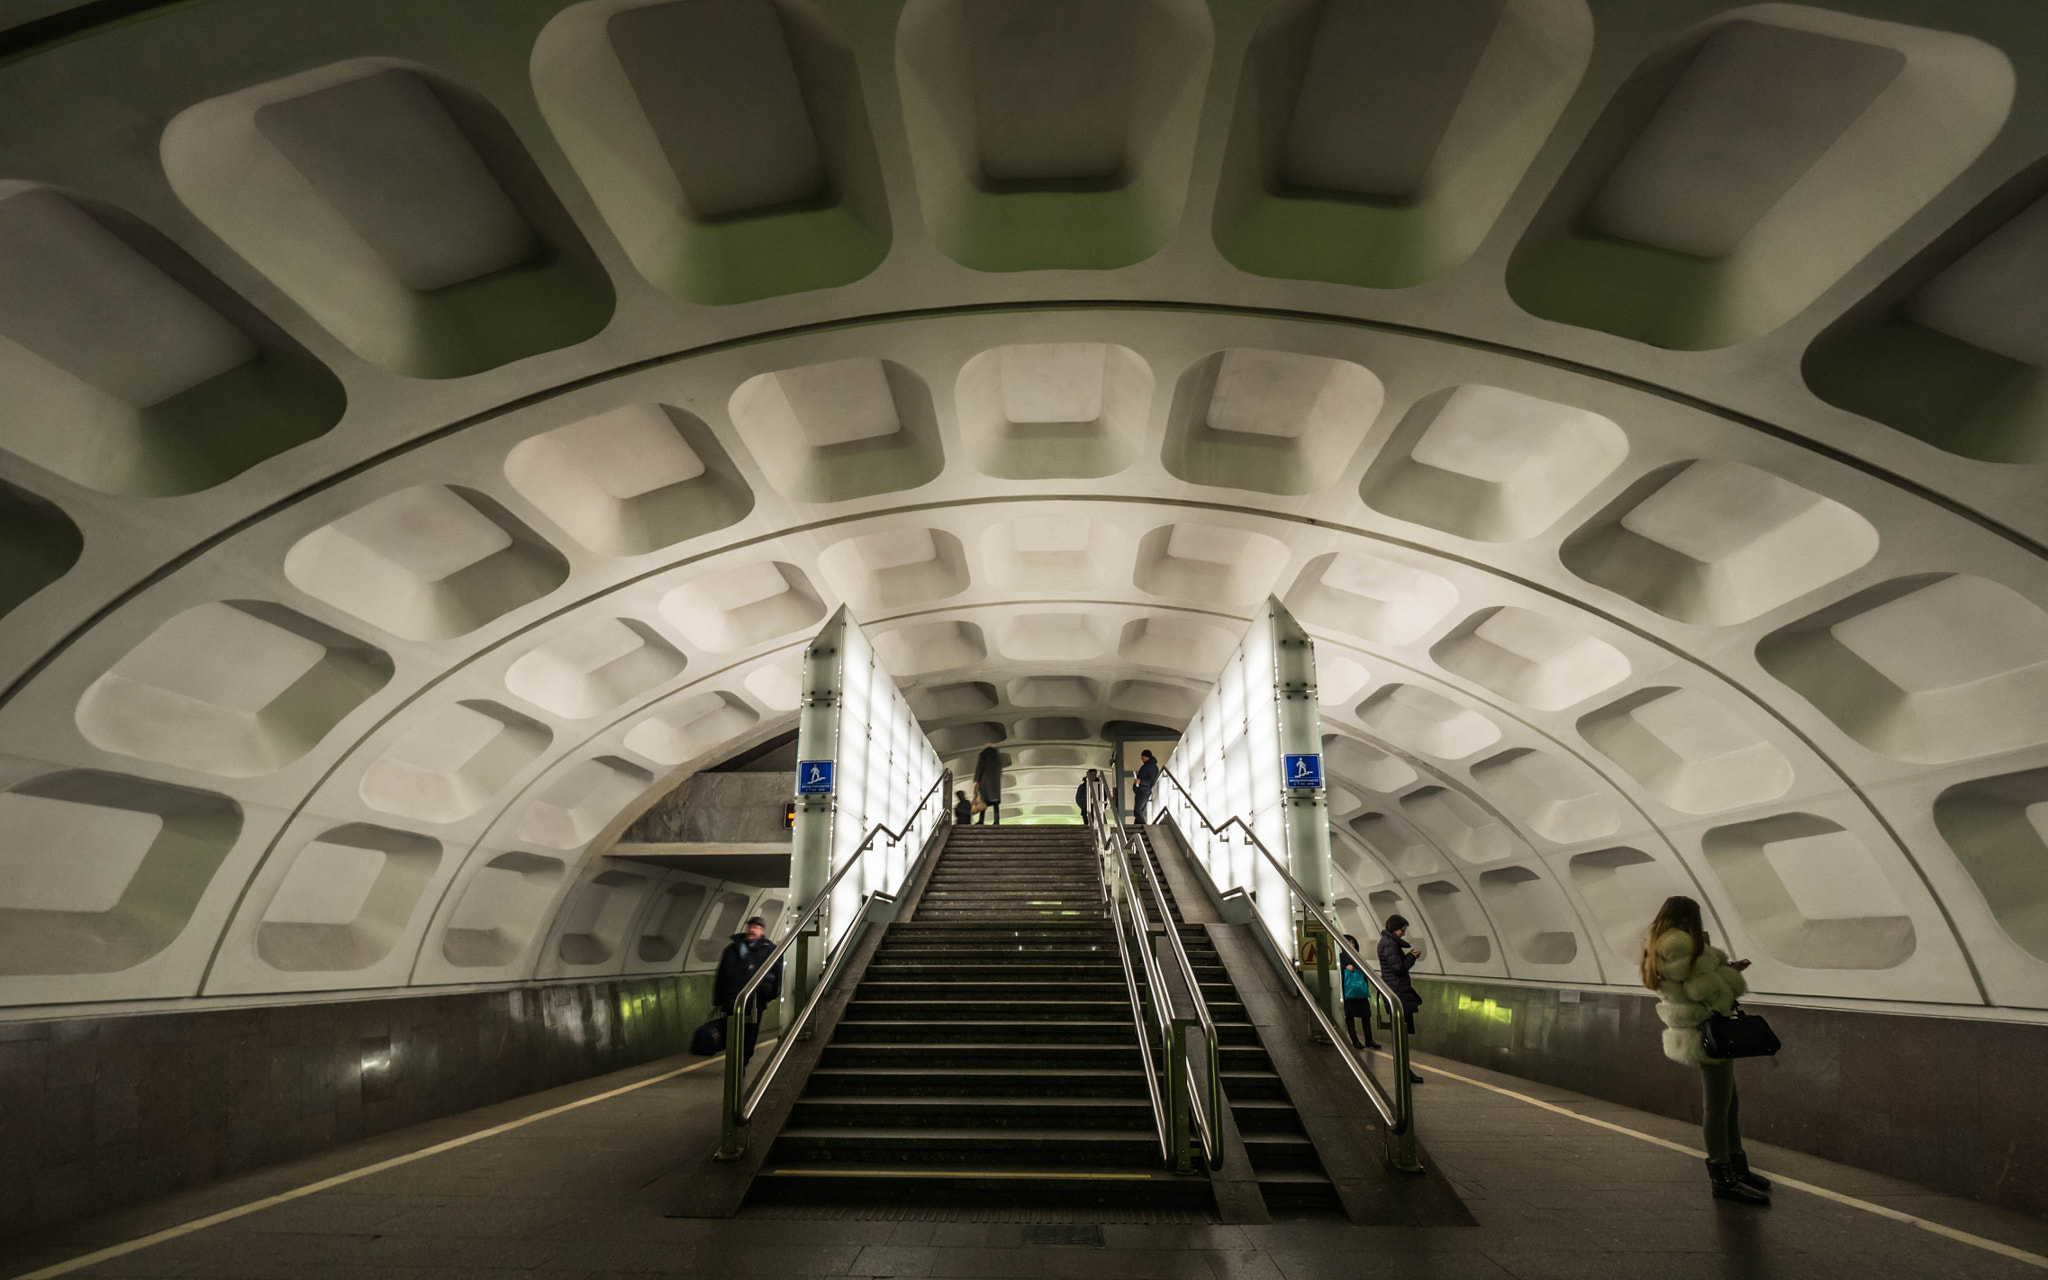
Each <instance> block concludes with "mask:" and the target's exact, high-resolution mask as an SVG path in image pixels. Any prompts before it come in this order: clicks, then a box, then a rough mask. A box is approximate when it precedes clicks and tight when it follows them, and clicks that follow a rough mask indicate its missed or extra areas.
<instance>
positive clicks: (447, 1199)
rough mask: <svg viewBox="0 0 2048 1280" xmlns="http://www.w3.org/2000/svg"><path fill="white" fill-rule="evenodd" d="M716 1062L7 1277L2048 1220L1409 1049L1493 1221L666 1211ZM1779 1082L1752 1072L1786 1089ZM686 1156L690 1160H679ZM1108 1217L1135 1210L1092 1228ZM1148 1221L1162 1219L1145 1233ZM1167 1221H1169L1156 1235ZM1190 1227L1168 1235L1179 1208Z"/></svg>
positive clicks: (972, 1273)
mask: <svg viewBox="0 0 2048 1280" xmlns="http://www.w3.org/2000/svg"><path fill="white" fill-rule="evenodd" d="M718 1061H719V1060H718V1059H699V1058H682V1059H668V1060H664V1061H661V1062H656V1063H651V1064H648V1065H646V1066H642V1067H637V1068H633V1069H631V1070H626V1071H620V1072H615V1073H613V1074H610V1075H607V1076H603V1077H599V1078H596V1079H593V1080H589V1081H585V1082H583V1083H580V1084H577V1085H574V1086H571V1087H567V1088H562V1089H555V1090H551V1091H548V1092H545V1093H540V1094H535V1095H532V1096H530V1097H527V1098H522V1099H519V1100H518V1101H516V1102H511V1103H505V1104H502V1105H498V1106H493V1107H486V1108H483V1109H480V1110H477V1111H472V1112H468V1113H465V1114H462V1115H458V1116H452V1117H449V1118H447V1119H445V1120H442V1121H438V1122H435V1123H432V1124H427V1125H421V1126H419V1127H417V1128H413V1129H408V1130H404V1131H401V1132H397V1133H392V1134H389V1135H386V1136H385V1137H382V1138H379V1139H376V1140H373V1141H368V1142H361V1143H356V1144H353V1145H351V1146H348V1147H344V1148H339V1149H336V1150H334V1151H331V1152H329V1153H327V1154H324V1155H322V1156H320V1157H318V1158H314V1159H308V1160H302V1161H297V1162H294V1163H291V1164H287V1165H282V1166H278V1167H276V1168H272V1169H269V1170H266V1171H264V1172H263V1173H261V1174H256V1175H250V1176H246V1177H241V1178H236V1179H232V1180H229V1181H225V1182H222V1183H219V1184H216V1185H213V1186H209V1187H206V1188H204V1189H202V1190H197V1191H192V1192H188V1193H185V1194H181V1195H177V1196H173V1197H170V1198H168V1199H165V1200H162V1201H160V1202H157V1203H153V1204H149V1205H145V1206H142V1207H139V1208H136V1209H133V1210H130V1211H127V1212H123V1213H118V1214H112V1215H108V1216H105V1217H99V1218H90V1219H85V1220H81V1221H79V1222H76V1223H73V1224H71V1225H69V1226H66V1227H64V1228H61V1229H57V1230H53V1231H50V1232H47V1233H44V1234H41V1235H37V1236H31V1237H26V1238H20V1239H17V1240H14V1241H11V1242H9V1243H7V1244H6V1245H5V1246H0V1275H7V1276H16V1277H22V1278H24V1280H26V1278H28V1277H38V1278H39V1277H45V1276H49V1277H55V1276H62V1275H76V1276H87V1277H89V1276H138V1277H172V1276H181V1277H182V1276H192V1277H209V1278H212V1280H272V1278H275V1280H284V1278H286V1277H289V1278H291V1280H302V1278H303V1280H342V1278H343V1277H349V1278H356V1277H361V1278H363V1280H400V1278H410V1277H422V1278H424V1277H449V1278H453V1280H482V1278H484V1277H493V1278H509V1277H514V1276H529V1277H534V1278H535V1280H554V1278H556V1277H572V1276H573V1277H632V1276H661V1275H676V1276H760V1277H768V1276H773V1277H790V1276H872V1277H888V1276H894V1277H917V1278H919V1280H925V1278H929V1280H944V1278H959V1280H968V1278H981V1277H989V1278H994V1277H1017V1278H1019V1280H1022V1278H1025V1277H1041V1276H1043V1277H1061V1278H1066V1277H1072V1278H1074V1280H1094V1278H1097V1277H1101V1278H1103V1280H1108V1278H1111V1277H1116V1278H1124V1277H1128V1278H1130V1280H1356V1278H1358V1277H1374V1276H1388V1277H1396V1276H1398V1277H1402V1278H1403V1280H1431V1278H1432V1277H1452V1278H1458V1280H1464V1278H1467V1277H1470V1278H1474V1280H1484V1278H1489V1277H1502V1278H1505V1277H1513V1278H1514V1280H1580V1278H1582V1277H1656V1278H1670V1280H1710V1278H1715V1280H1718V1278H1721V1277H1729V1278H1734V1277H1742V1278H1744V1280H1751V1278H1764V1277H1783V1278H1785V1280H1794V1278H1796V1280H1833V1278H1835V1277H1842V1278H1844V1280H1847V1278H1849V1277H1856V1278H1858V1280H1862V1278H1865V1277H1886V1278H1892V1277H1897V1278H1899V1280H1923V1278H1925V1280H1934V1278H1936V1277H1955V1278H1956V1280H1964V1278H1967V1280H2005V1278H2006V1277H2013V1278H2015V1280H2018V1278H2021V1277H2029V1276H2039V1275H2041V1274H2043V1272H2044V1271H2048V1223H2044V1222H2042V1221H2040V1220H2038V1219H2034V1218H2030V1217H2026V1216H2023V1215H2020V1214H2015V1213H2010V1212H2006V1211H2003V1210H1997V1209H1991V1208H1987V1207H1985V1206H1983V1205H1981V1204H1977V1203H1974V1202H1971V1201H1967V1200H1960V1199H1956V1198H1954V1197H1948V1196H1942V1195H1937V1194H1934V1193H1932V1192H1929V1191H1926V1190H1924V1189H1922V1188H1920V1187H1916V1186H1913V1185H1911V1184H1908V1183H1904V1182H1899V1181H1897V1180H1894V1179H1890V1178H1886V1177H1882V1176H1879V1175H1876V1174H1872V1173H1868V1172H1865V1171H1862V1170H1858V1169H1852V1168H1849V1167H1847V1166H1844V1165H1840V1164H1835V1163H1831V1162H1829V1161H1825V1160H1820V1159H1816V1158H1814V1157H1811V1156H1804V1155H1800V1154H1798V1153H1795V1152H1790V1151H1785V1150H1781V1149H1777V1148H1773V1147H1768V1146H1763V1145H1761V1144H1752V1147H1751V1157H1752V1160H1753V1162H1754V1163H1755V1165H1756V1166H1757V1167H1758V1168H1759V1169H1761V1170H1764V1171H1766V1172H1768V1173H1769V1174H1770V1176H1772V1177H1774V1178H1776V1179H1778V1183H1779V1190H1778V1191H1777V1193H1776V1197H1775V1202H1774V1203H1773V1204H1772V1205H1771V1206H1770V1207H1769V1208H1751V1207H1747V1206H1741V1205H1733V1204H1724V1203H1717V1202H1715V1201H1713V1200H1712V1199H1710V1198H1709V1197H1708V1194H1707V1188H1706V1179H1705V1175H1704V1173H1703V1172H1702V1170H1701V1167H1700V1162H1699V1160H1698V1158H1697V1155H1696V1153H1694V1152H1691V1151H1690V1150H1688V1148H1690V1147H1692V1146H1693V1145H1694V1144H1695V1143H1696V1142H1697V1139H1698V1134H1697V1132H1696V1131H1694V1130H1693V1129H1692V1128H1691V1127H1690V1126H1687V1125H1683V1124H1680V1123H1677V1122H1675V1121H1671V1120H1667V1119H1664V1118H1662V1117H1658V1116H1653V1115H1649V1114H1647V1113H1644V1112H1639V1111H1632V1110H1629V1109H1627V1108H1623V1107H1617V1106H1613V1105H1610V1104H1606V1103H1602V1102H1599V1101H1597V1100H1595V1099H1592V1098H1587V1097H1583V1096H1580V1095H1577V1094H1573V1093H1570V1092H1567V1091H1565V1090H1561V1089H1555V1088H1550V1087H1547V1086H1542V1085H1532V1084H1530V1083H1528V1082H1527V1081H1523V1080H1518V1079H1515V1078H1513V1077H1510V1076H1505V1075H1500V1074H1498V1073H1495V1072H1491V1071H1487V1070H1484V1069H1482V1068H1477V1067H1472V1066H1468V1065H1466V1064H1463V1063H1459V1062H1454V1061H1450V1060H1446V1059H1440V1058H1433V1057H1429V1056H1426V1055H1418V1056H1417V1063H1418V1065H1419V1066H1420V1067H1421V1069H1422V1071H1423V1073H1424V1075H1425V1077H1426V1079H1427V1081H1428V1083H1427V1085H1426V1086H1424V1087H1423V1088H1421V1089H1418V1090H1417V1095H1418V1106H1419V1108H1420V1119H1421V1122H1422V1124H1423V1125H1424V1127H1425V1131H1426V1132H1427V1133H1428V1134H1429V1135H1430V1139H1429V1151H1430V1154H1431V1158H1432V1159H1433V1160H1434V1161H1436V1162H1437V1164H1438V1167H1439V1168H1440V1169H1441V1170H1442V1171H1443V1172H1444V1173H1445V1174H1446V1175H1447V1176H1448V1177H1450V1178H1451V1180H1452V1181H1453V1182H1454V1183H1455V1185H1456V1186H1457V1188H1458V1190H1459V1192H1460V1193H1461V1194H1462V1195H1463V1197H1464V1199H1465V1202H1466V1204H1467V1205H1468V1206H1469V1207H1470V1209H1471V1212H1472V1215H1473V1217H1474V1218H1475V1219H1476V1225H1474V1226H1470V1227H1436V1228H1426V1229H1423V1228H1416V1229H1403V1228H1393V1227H1356V1226H1352V1225H1350V1224H1349V1223H1346V1222H1343V1221H1341V1220H1327V1219H1326V1220H1316V1219H1305V1220H1300V1221H1276V1222H1274V1223H1272V1224H1270V1225H1264V1226H1225V1225H1220V1224H1217V1223H1214V1222H1210V1221H1204V1220H1201V1217H1200V1216H1199V1215H1190V1214H1185V1213H1176V1212H1166V1213H1142V1212H1137V1213H1131V1212H1127V1213H1123V1214H1119V1215H1100V1214H1098V1215H1092V1216H1091V1214H1089V1213H1088V1212H1087V1211H1072V1212H1069V1211H1060V1210H1006V1209H1005V1208H1004V1207H1003V1206H1002V1205H999V1204H989V1205H987V1206H984V1207H980V1208H971V1209H969V1208H962V1209H943V1208H939V1209H933V1208H905V1207H901V1206H898V1207H894V1208H892V1207H889V1206H886V1205H884V1206H876V1207H874V1208H869V1209H862V1208H856V1207H846V1208H817V1207H810V1208H797V1207H791V1208H773V1207H770V1208H765V1209H759V1210H750V1211H747V1212H746V1213H744V1214H743V1215H742V1216H741V1217H738V1218H734V1219H730V1220H703V1219H683V1218H672V1217H669V1216H666V1215H667V1211H668V1209H669V1206H670V1205H671V1204H672V1203H673V1202H674V1201H675V1199H676V1193H677V1191H678V1188H679V1185H680V1183H679V1179H684V1178H688V1177H691V1176H694V1171H699V1170H701V1169H702V1168H703V1167H704V1160H703V1154H704V1153H708V1152H709V1150H710V1149H711V1148H712V1147H713V1146H714V1145H715V1143H716V1140H717V1133H716V1128H717V1126H716V1122H715V1115H716V1106H717V1073H716V1070H715V1067H716V1064H717V1062H718ZM1769 1071H1770V1068H1768V1067H1763V1068H1760V1069H1757V1070H1756V1071H1754V1072H1750V1071H1749V1069H1748V1068H1745V1072H1746V1073H1747V1074H1746V1075H1745V1079H1744V1084H1745V1086H1746V1087H1748V1088H1751V1089H1753V1090H1755V1091H1757V1092H1758V1093H1763V1092H1767V1091H1768V1090H1769V1088H1770V1080H1769ZM679 1153H690V1154H689V1156H688V1158H687V1159H681V1160H680V1161H679ZM1110 1216H1119V1217H1122V1218H1123V1219H1124V1220H1122V1221H1102V1220H1100V1219H1101V1218H1103V1217H1110ZM1145 1218H1150V1219H1153V1220H1137V1219H1145ZM1160 1219H1165V1220H1160ZM1175 1219H1178V1220H1175Z"/></svg>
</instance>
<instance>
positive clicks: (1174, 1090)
mask: <svg viewBox="0 0 2048 1280" xmlns="http://www.w3.org/2000/svg"><path fill="white" fill-rule="evenodd" d="M1088 785H1089V789H1090V804H1089V809H1088V815H1089V819H1090V821H1091V824H1092V825H1093V827H1094V829H1095V844H1096V849H1097V851H1098V853H1099V854H1100V855H1101V858H1102V864H1103V867H1104V868H1105V873H1106V875H1107V872H1108V870H1109V869H1110V868H1114V877H1113V878H1114V881H1115V882H1116V884H1117V885H1118V886H1119V887H1121V888H1122V889H1123V891H1124V895H1125V896H1126V897H1127V898H1128V899H1129V901H1130V904H1131V911H1132V914H1133V916H1134V918H1135V923H1136V925H1137V931H1138V937H1139V938H1140V939H1142V940H1143V941H1144V942H1145V945H1144V947H1143V948H1142V950H1143V953H1144V956H1145V958H1146V960H1147V961H1149V964H1148V965H1147V968H1146V975H1147V976H1146V983H1147V985H1148V986H1150V987H1151V989H1152V992H1153V1015H1154V1020H1153V1029H1154V1031H1155V1033H1157V1034H1158V1036H1159V1038H1160V1045H1161V1048H1162V1050H1163V1051H1164V1053H1165V1054H1166V1057H1167V1083H1168V1088H1167V1095H1168V1109H1167V1118H1168V1130H1167V1131H1168V1140H1169V1147H1170V1150H1169V1151H1168V1153H1167V1159H1168V1162H1169V1163H1171V1164H1173V1165H1174V1166H1175V1168H1176V1169H1177V1170H1178V1171H1179V1172H1181V1173H1187V1172H1191V1171H1192V1168H1193V1164H1194V1158H1193V1152H1192V1150H1191V1148H1190V1139H1192V1140H1193V1141H1195V1142H1199V1144H1200V1146H1201V1151H1202V1160H1203V1162H1204V1163H1205V1164H1207V1165H1208V1167H1209V1168H1211V1169H1214V1168H1216V1167H1218V1166H1219V1165H1220V1164H1221V1163H1222V1145H1221V1137H1220V1135H1219V1131H1218V1126H1217V1122H1216V1117H1217V1116H1218V1115H1220V1114H1221V1113H1222V1110H1223V1085H1222V1076H1221V1070H1220V1067H1219V1055H1218V1053H1217V1049H1216V1022H1215V1019H1214V1018H1212V1017H1211V1016H1210V1014H1209V1003H1208V1001H1207V1000H1206V999H1204V998H1203V996H1202V984H1201V980H1200V978H1198V977H1197V976H1196V974H1195V966H1194V963H1193V962H1192V961H1191V960H1189V959H1188V953H1187V947H1186V946H1185V945H1184V944H1183V943H1182V942H1181V937H1180V931H1179V930H1178V929H1176V928H1175V927H1174V924H1173V914H1172V911H1171V910H1170V909H1169V907H1168V906H1167V903H1168V902H1169V901H1171V899H1169V898H1168V897H1167V895H1166V890H1165V887H1164V886H1162V885H1161V884H1160V883H1159V877H1158V875H1157V874H1156V873H1155V872H1154V871H1153V869H1152V863H1151V860H1150V859H1149V858H1147V859H1142V860H1141V861H1143V863H1144V866H1145V875H1146V879H1147V881H1148V883H1150V884H1151V886H1152V900H1153V901H1154V902H1156V903H1158V904H1159V910H1160V913H1161V917H1162V918H1161V921H1160V927H1159V928H1158V929H1154V928H1153V927H1152V923H1151V919H1150V917H1149V915H1148V914H1147V912H1146V911H1145V902H1144V899H1143V898H1142V897H1140V896H1139V894H1138V892H1137V877H1136V876H1135V875H1134V874H1133V873H1132V871H1131V852H1132V850H1131V842H1130V835H1129V833H1128V832H1127V831H1126V830H1125V829H1124V826H1123V824H1122V823H1121V822H1119V821H1117V820H1116V819H1115V818H1114V817H1113V816H1112V813H1113V810H1112V808H1111V806H1110V795H1109V787H1108V784H1107V783H1106V782H1105V781H1103V780H1102V779H1101V778H1096V779H1094V780H1092V781H1091V782H1090V783H1089V784H1088ZM1107 883H1109V881H1108V879H1106V880H1105V884H1107ZM1161 933H1163V934H1164V935H1165V936H1166V939H1167V949H1168V951H1169V952H1170V953H1171V954H1172V955H1173V958H1174V967H1175V968H1176V969H1177V970H1178V971H1179V972H1180V975H1181V980H1182V981H1183V982H1184V983H1185V984H1186V986H1187V990H1188V997H1189V1000H1190V1001H1191V1003H1192V1005H1193V1008H1194V1012H1195V1017H1194V1019H1193V1021H1194V1022H1195V1023H1197V1024H1199V1025H1200V1027H1201V1029H1202V1036H1203V1044H1204V1046H1205V1051H1206V1053H1207V1057H1208V1062H1207V1066H1208V1071H1207V1074H1206V1077H1205V1078H1204V1079H1203V1081H1202V1082H1201V1085H1202V1087H1201V1088H1200V1089H1199V1090H1197V1089H1195V1088H1194V1087H1193V1084H1194V1081H1193V1076H1192V1073H1191V1071H1190V1070H1189V1067H1188V1049H1187V1033H1188V1024H1189V1022H1190V1020H1189V1019H1187V1018H1177V1017H1175V1016H1174V1013H1173V1000H1172V995H1171V992H1170V990H1169V988H1168V987H1167V985H1166V980H1165V979H1166V975H1165V972H1164V970H1163V969H1162V967H1161V966H1160V964H1159V961H1158V956H1157V954H1156V953H1155V952H1154V951H1153V949H1152V947H1151V945H1150V940H1151V939H1152V938H1153V937H1154V936H1155V935H1157V934H1161ZM1183 1099H1185V1101H1184V1102H1183ZM1183 1107H1185V1110H1186V1113H1187V1116H1186V1119H1182V1118H1181V1112H1182V1109H1183Z"/></svg>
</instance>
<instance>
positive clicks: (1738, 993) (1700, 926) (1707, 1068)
mask: <svg viewBox="0 0 2048 1280" xmlns="http://www.w3.org/2000/svg"><path fill="white" fill-rule="evenodd" d="M1747 968H1749V961H1747V960H1734V961H1731V960H1729V959H1728V956H1727V954H1726V953H1725V952H1723V951H1722V950H1721V949H1720V948H1719V947H1716V946H1714V945H1712V944H1711V943H1709V942H1708V941H1707V930H1706V927H1705V925H1704V923H1703V922H1702V920H1701V918H1700V904H1699V903H1697V902H1694V901H1693V900H1692V899H1691V898H1688V897H1684V896H1683V895H1681V896H1679V897H1675V898H1666V899H1665V900H1664V905H1663V906H1661V907H1659V908H1658V909H1657V918H1656V919H1655V920H1652V921H1651V922H1650V927H1649V928H1648V929H1647V930H1645V931H1644V933H1643V985H1644V986H1646V987H1648V988H1649V989H1650V990H1652V991H1654V992H1656V993H1657V996H1658V1000H1657V1016H1658V1018H1660V1019H1662V1020H1663V1023H1664V1056H1665V1057H1667V1058H1669V1059H1671V1060H1672V1061H1673V1062H1676V1063H1680V1064H1682V1065H1685V1066H1694V1067H1698V1068H1699V1069H1700V1076H1701V1085H1702V1089H1703V1091H1704V1096H1705V1099H1706V1108H1705V1111H1706V1114H1705V1117H1704V1119H1703V1121H1702V1123H1701V1129H1702V1130H1703V1132H1704V1136H1705V1138H1706V1144H1707V1177H1708V1179H1709V1180H1710V1181H1711V1183H1712V1184H1713V1188H1714V1198H1715V1199H1717V1200H1735V1201H1740V1202H1742V1203H1744V1204H1769V1203H1770V1202H1771V1183H1770V1179H1768V1178H1766V1177H1764V1176H1763V1175H1762V1174H1759V1173H1751V1172H1750V1169H1749V1157H1748V1156H1746V1155H1744V1154H1743V1152H1742V1129H1741V1126H1740V1124H1739V1123H1738V1117H1737V1102H1736V1097H1735V1064H1734V1063H1733V1062H1730V1061H1729V1060H1728V1059H1726V1058H1709V1057H1708V1056H1707V1055H1706V1051H1705V1049H1704V1048H1703V1046H1702V1045H1701V1043H1700V1025H1701V1024H1702V1023H1704V1022H1705V1021H1706V1020H1707V1019H1708V1018H1709V1017H1711V1016H1713V1015H1714V1014H1717V1013H1723V1014H1725V1013H1730V1012H1732V1011H1733V1010H1734V1008H1735V1002H1736V1001H1737V1000H1740V999H1741V998H1742V997H1743V995H1744V994H1745V993H1747V992H1748V990H1749V983H1748V982H1746V981H1744V980H1743V977H1742V971H1743V970H1744V969H1747Z"/></svg>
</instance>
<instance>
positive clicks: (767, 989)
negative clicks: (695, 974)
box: [711, 916, 782, 1062]
mask: <svg viewBox="0 0 2048 1280" xmlns="http://www.w3.org/2000/svg"><path fill="white" fill-rule="evenodd" d="M774 950H775V944H774V943H772V942H770V941H769V940H768V925H767V923H766V922H765V921H763V920H762V919H761V917H759V916H754V917H752V918H750V919H749V920H748V921H747V927H746V929H745V931H743V932H741V933H736V934H734V935H732V941H731V942H729V943H727V944H726V946H725V954H724V955H722V956H720V957H718V976H717V977H715V978H713V979H712V982H711V1003H712V1004H713V1005H715V1006H717V1007H718V1008H720V1009H722V1010H724V1011H725V1013H726V1016H728V1017H730V1016H731V1015H732V1005H733V1001H735V1000H737V999H739V995H740V988H741V987H744V986H746V985H747V981H748V980H749V979H750V978H752V977H753V976H754V971H755V970H757V969H759V968H760V967H761V965H762V964H763V963H764V962H765V961H766V960H767V959H768V956H769V954H770V953H771V952H773V951H774ZM781 994H782V961H780V960H777V961H776V962H775V968H774V969H773V970H771V971H770V972H769V974H768V976H767V977H765V978H763V979H761V985H760V986H758V987H755V988H754V994H753V995H751V996H748V997H747V1016H746V1028H747V1051H746V1055H745V1057H744V1058H742V1061H745V1062H752V1061H753V1060H754V1042H755V1041H757V1040H759V1039H760V1038H761V1011H762V1010H763V1009H765V1008H767V1007H768V1002H769V1001H771V1000H773V999H775V997H777V996H779V995H781Z"/></svg>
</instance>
